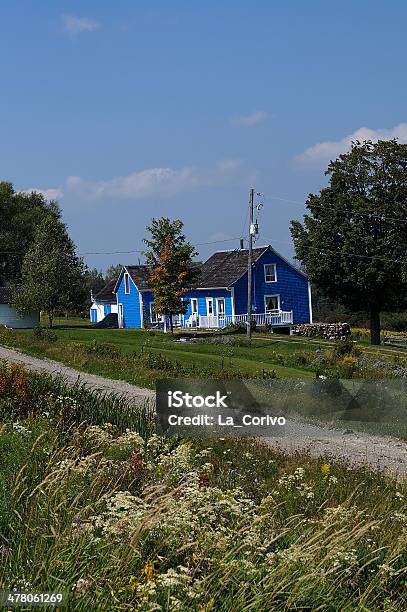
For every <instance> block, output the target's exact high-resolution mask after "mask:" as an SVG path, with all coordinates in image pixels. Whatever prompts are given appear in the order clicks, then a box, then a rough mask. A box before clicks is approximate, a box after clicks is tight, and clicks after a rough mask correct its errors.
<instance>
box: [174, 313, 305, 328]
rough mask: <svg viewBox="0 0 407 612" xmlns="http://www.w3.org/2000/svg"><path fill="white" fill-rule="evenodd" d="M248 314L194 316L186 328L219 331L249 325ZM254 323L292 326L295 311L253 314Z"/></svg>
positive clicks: (190, 318) (188, 321) (187, 321)
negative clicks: (238, 325) (232, 326)
mask: <svg viewBox="0 0 407 612" xmlns="http://www.w3.org/2000/svg"><path fill="white" fill-rule="evenodd" d="M247 320H248V317H247V314H241V315H216V316H210V317H209V316H202V315H199V317H196V316H192V317H189V319H185V321H184V324H183V326H184V327H201V328H204V329H219V328H222V327H227V326H228V325H231V324H232V323H234V324H236V323H247ZM252 321H255V323H256V325H258V326H260V327H261V326H264V325H271V326H278V325H292V323H293V311H292V310H289V311H284V310H271V311H270V312H263V313H261V314H253V315H252Z"/></svg>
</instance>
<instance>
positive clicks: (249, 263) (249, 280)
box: [247, 189, 255, 340]
mask: <svg viewBox="0 0 407 612" xmlns="http://www.w3.org/2000/svg"><path fill="white" fill-rule="evenodd" d="M253 204H254V189H250V198H249V252H248V257H247V339H248V340H251V337H252V261H253V235H254V233H255V227H254V223H253Z"/></svg>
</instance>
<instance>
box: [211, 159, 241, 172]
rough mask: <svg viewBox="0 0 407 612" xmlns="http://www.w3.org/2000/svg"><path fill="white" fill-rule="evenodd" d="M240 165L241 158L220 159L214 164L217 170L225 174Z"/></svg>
mask: <svg viewBox="0 0 407 612" xmlns="http://www.w3.org/2000/svg"><path fill="white" fill-rule="evenodd" d="M241 165H242V160H241V159H221V160H220V161H218V163H217V164H216V167H217V169H218V170H219V172H222V173H224V174H227V173H229V172H234V171H235V170H237V169H238V168H240V167H241Z"/></svg>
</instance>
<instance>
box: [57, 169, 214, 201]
mask: <svg viewBox="0 0 407 612" xmlns="http://www.w3.org/2000/svg"><path fill="white" fill-rule="evenodd" d="M202 181H203V178H201V177H199V176H198V174H197V172H196V171H195V170H193V169H192V168H188V167H185V168H181V169H179V170H174V169H172V168H147V169H146V170H141V171H139V172H132V173H130V174H127V175H126V176H118V177H116V178H112V179H110V180H107V181H91V180H86V179H83V178H81V177H79V176H69V177H68V178H67V179H66V185H67V187H68V188H69V189H70V190H74V191H77V192H80V193H81V194H82V195H83V196H84V197H86V198H89V199H103V198H115V199H122V200H126V199H133V200H137V199H139V198H145V197H151V196H171V195H175V194H177V193H180V192H181V191H187V190H188V189H191V188H192V187H194V186H196V185H197V184H200V183H202Z"/></svg>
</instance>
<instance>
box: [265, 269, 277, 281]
mask: <svg viewBox="0 0 407 612" xmlns="http://www.w3.org/2000/svg"><path fill="white" fill-rule="evenodd" d="M264 281H265V282H266V283H275V282H276V281H277V270H276V264H265V265H264Z"/></svg>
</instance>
